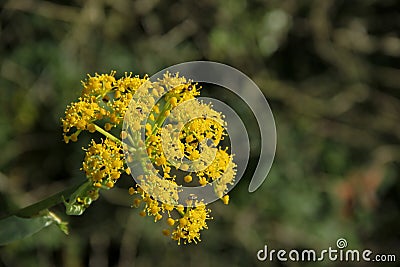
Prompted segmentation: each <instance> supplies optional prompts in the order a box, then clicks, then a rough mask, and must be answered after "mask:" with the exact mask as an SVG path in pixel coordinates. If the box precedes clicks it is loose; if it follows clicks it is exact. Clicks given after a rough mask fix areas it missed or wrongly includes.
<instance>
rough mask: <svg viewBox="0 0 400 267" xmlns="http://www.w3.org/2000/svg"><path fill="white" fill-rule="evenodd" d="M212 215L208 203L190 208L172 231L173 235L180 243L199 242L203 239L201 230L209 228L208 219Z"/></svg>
mask: <svg viewBox="0 0 400 267" xmlns="http://www.w3.org/2000/svg"><path fill="white" fill-rule="evenodd" d="M210 219H212V218H211V217H210V209H207V208H206V205H204V204H200V205H197V206H195V207H193V208H188V210H187V211H186V213H185V214H184V215H183V217H182V218H180V219H179V220H178V223H177V226H176V229H175V230H174V231H173V232H172V234H171V237H172V239H174V240H177V241H178V244H181V241H182V240H183V243H184V244H186V243H192V242H194V243H197V242H198V241H201V239H200V231H201V230H204V229H207V228H208V227H207V220H210Z"/></svg>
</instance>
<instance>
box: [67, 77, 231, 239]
mask: <svg viewBox="0 0 400 267" xmlns="http://www.w3.org/2000/svg"><path fill="white" fill-rule="evenodd" d="M115 74H116V73H115V72H114V71H112V72H111V73H110V74H101V75H99V74H96V75H95V76H88V78H87V79H86V80H85V81H83V82H82V85H83V90H82V94H81V97H80V98H79V99H78V101H77V102H73V103H71V104H70V105H68V106H67V109H66V111H65V117H64V118H62V119H61V121H62V124H63V131H64V134H63V136H64V141H65V142H66V143H68V142H69V141H73V142H75V141H77V139H78V136H79V134H80V133H81V132H83V131H88V132H89V133H94V132H98V133H101V134H102V135H104V138H103V139H102V140H101V142H96V141H94V140H92V141H91V143H90V144H89V146H88V147H87V148H85V149H84V150H85V152H86V154H85V159H84V161H83V167H82V170H83V171H84V172H85V174H86V177H87V179H88V181H87V183H85V185H83V186H82V187H81V188H80V189H79V190H77V192H75V193H74V194H73V195H72V196H71V197H70V200H69V202H65V205H66V207H67V213H69V214H75V215H79V214H81V213H82V212H83V211H84V209H85V208H87V207H88V206H89V205H90V203H91V202H92V201H94V200H96V199H97V197H98V191H99V189H101V188H103V189H110V188H113V187H114V185H115V183H116V182H117V181H118V180H119V179H120V176H121V174H122V173H124V172H126V173H127V174H130V169H129V168H128V167H127V165H129V163H130V162H134V163H135V164H139V165H141V167H142V168H143V169H146V170H150V169H151V168H150V166H148V164H149V163H147V161H144V160H143V161H141V159H137V158H136V157H135V156H131V155H129V156H128V157H125V156H124V151H123V148H125V149H126V146H125V145H126V144H124V143H123V141H124V140H125V139H126V138H130V139H132V140H133V142H136V143H140V142H141V141H140V140H139V139H138V140H136V141H135V140H134V139H135V138H139V137H140V134H139V133H140V130H142V129H143V130H144V132H145V139H144V140H143V142H142V144H144V145H145V146H146V147H145V148H146V149H145V151H146V152H147V156H148V157H147V158H148V159H149V160H150V162H151V164H150V165H151V166H153V167H155V170H156V171H155V173H152V172H145V173H144V174H143V175H138V176H137V177H136V176H135V179H136V181H138V184H136V185H135V186H133V187H131V188H130V189H129V194H131V195H135V196H136V197H135V198H134V200H133V207H137V208H139V207H140V208H142V211H141V212H140V213H139V214H140V215H141V216H153V217H154V221H155V222H157V221H162V220H163V221H165V222H166V224H167V225H168V227H169V228H168V229H164V230H163V234H164V235H166V236H170V238H172V239H173V240H177V241H178V244H180V243H181V242H183V243H184V244H186V243H191V242H195V243H197V242H198V241H200V231H201V230H203V229H207V223H206V221H207V220H209V219H211V217H210V210H209V209H207V208H206V206H205V205H204V204H203V203H202V202H201V201H198V200H197V198H196V197H193V199H192V200H190V199H189V200H187V203H188V205H187V207H184V206H183V205H179V204H178V198H179V192H180V191H179V189H180V188H181V183H185V184H187V185H200V186H204V185H206V184H207V183H211V182H213V185H214V190H215V193H216V195H217V196H218V197H219V198H221V200H222V201H223V203H225V204H228V202H229V196H228V195H226V192H227V188H228V184H232V183H233V182H234V178H235V174H236V164H235V163H234V162H233V157H232V155H229V153H228V152H227V149H226V148H225V149H223V148H221V147H218V145H219V143H220V141H221V140H223V138H224V135H225V131H224V126H225V122H224V120H223V116H222V114H220V113H219V112H217V111H215V110H214V109H213V108H212V106H211V105H210V104H205V103H202V102H200V101H198V100H196V96H198V95H199V89H200V88H199V87H198V85H197V84H194V83H192V82H190V81H188V80H186V79H185V78H184V77H180V76H179V75H178V74H176V75H171V74H169V73H166V74H164V76H163V77H162V78H161V79H159V80H158V81H156V82H150V81H149V80H148V78H147V77H144V78H139V77H137V76H135V77H132V74H127V73H125V76H124V77H122V78H120V79H116V78H115ZM143 88H144V89H145V90H143ZM160 97H162V98H161V99H160V100H158V99H159V98H160ZM132 99H139V100H142V102H140V103H141V105H140V107H137V108H136V110H134V111H133V112H129V113H127V112H128V110H129V109H128V108H129V103H130V102H131V100H132ZM145 114H147V115H146V116H147V117H145ZM125 115H126V117H127V118H125V120H128V121H129V122H130V123H129V124H130V127H131V129H130V130H131V131H133V132H134V133H135V135H134V136H130V135H129V133H128V132H126V131H122V132H120V134H119V137H120V138H117V137H116V135H114V133H115V134H116V133H117V131H115V130H113V129H114V128H117V129H119V130H120V129H121V127H122V124H123V121H124V117H125ZM167 118H168V121H169V123H167ZM193 118H195V119H193ZM143 122H145V123H143ZM174 129H175V130H174ZM121 139H122V140H121ZM123 145H124V146H123ZM135 160H136V161H138V162H135ZM187 162H191V164H188V163H187ZM146 164H147V165H146ZM132 168H133V167H132ZM132 170H134V169H132ZM182 171H183V172H186V174H185V175H183V176H182V177H180V172H182ZM158 174H161V177H162V179H160V178H158V177H157V175H158ZM154 196H157V197H154ZM171 203H172V204H171ZM174 203H176V204H174ZM171 227H173V229H172V228H171Z"/></svg>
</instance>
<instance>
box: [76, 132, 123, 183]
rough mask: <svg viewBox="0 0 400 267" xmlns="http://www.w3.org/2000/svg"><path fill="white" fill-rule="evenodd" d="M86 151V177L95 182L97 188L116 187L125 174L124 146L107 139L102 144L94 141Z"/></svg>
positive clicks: (84, 167)
mask: <svg viewBox="0 0 400 267" xmlns="http://www.w3.org/2000/svg"><path fill="white" fill-rule="evenodd" d="M85 150H86V155H85V159H84V161H83V170H84V171H85V173H86V177H87V178H88V179H89V180H91V181H92V182H93V185H94V186H95V187H102V186H105V187H107V188H112V187H114V184H115V182H116V181H117V180H118V179H119V178H120V175H121V173H122V172H124V160H123V151H122V146H121V145H118V144H116V143H115V142H114V141H112V140H110V139H108V138H106V139H105V140H104V141H102V142H101V143H100V144H97V143H96V142H95V141H93V140H92V142H91V144H90V146H89V147H88V148H87V149H85Z"/></svg>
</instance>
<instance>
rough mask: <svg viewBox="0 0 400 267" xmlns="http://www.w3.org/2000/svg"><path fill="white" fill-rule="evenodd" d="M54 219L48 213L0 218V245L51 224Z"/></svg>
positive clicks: (29, 234) (31, 233)
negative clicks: (38, 215) (26, 216)
mask: <svg viewBox="0 0 400 267" xmlns="http://www.w3.org/2000/svg"><path fill="white" fill-rule="evenodd" d="M53 222H54V220H53V219H52V218H51V217H49V216H48V215H44V216H40V217H34V218H21V217H18V216H10V217H7V218H4V219H2V220H0V245H5V244H7V243H10V242H13V241H16V240H20V239H23V238H25V237H28V236H31V235H33V234H35V233H37V232H39V231H40V230H42V229H43V228H45V227H47V226H49V225H50V224H52V223H53Z"/></svg>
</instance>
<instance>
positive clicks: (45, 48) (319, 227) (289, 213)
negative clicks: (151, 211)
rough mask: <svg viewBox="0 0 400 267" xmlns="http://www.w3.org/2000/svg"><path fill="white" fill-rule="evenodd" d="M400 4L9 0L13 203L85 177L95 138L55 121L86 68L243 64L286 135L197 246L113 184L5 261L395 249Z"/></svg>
mask: <svg viewBox="0 0 400 267" xmlns="http://www.w3.org/2000/svg"><path fill="white" fill-rule="evenodd" d="M399 10H400V5H399V2H398V1H395V0H365V1H361V0H356V1H345V0H341V1H332V0H325V1H318V0H316V1H305V0H304V1H295V0H285V1H278V0H276V1H265V0H264V1H262V0H258V1H245V0H227V1H223V0H219V1H211V0H206V1H159V0H139V1H129V0H115V1H112V0H97V1H96V0H89V1H79V0H76V1H73V2H72V3H70V2H69V1H33V0H13V1H7V2H6V3H2V4H1V9H0V12H1V13H0V64H1V65H0V110H1V112H0V149H1V152H0V214H1V215H4V214H5V213H6V212H7V211H8V210H12V209H15V208H17V207H22V206H25V205H28V204H30V203H33V202H35V201H38V200H39V199H41V198H43V197H46V196H48V195H49V194H52V193H54V192H57V191H59V190H62V189H63V188H65V187H67V186H68V185H71V184H74V183H76V182H77V181H80V180H83V179H85V178H84V175H83V173H82V172H81V171H80V170H79V168H80V166H81V161H82V159H83V151H82V150H81V147H82V146H86V144H87V141H88V139H87V138H86V139H85V138H82V139H81V140H80V142H78V143H77V144H68V145H66V144H64V143H63V142H62V137H61V134H62V129H61V127H60V120H59V119H60V117H61V116H62V115H63V112H64V109H65V106H66V105H67V104H68V103H69V102H71V101H73V100H74V99H76V98H77V97H78V96H79V93H80V80H82V79H84V78H85V75H86V73H90V74H93V73H95V72H99V73H102V72H107V73H108V72H109V71H110V70H117V71H118V74H119V75H123V73H124V72H125V71H128V72H130V71H132V72H133V73H135V74H140V75H143V74H145V73H148V74H150V75H151V74H153V73H155V72H157V71H159V70H161V69H163V68H165V67H167V66H170V65H173V64H176V63H181V62H185V61H190V60H212V61H218V62H222V63H225V64H228V65H231V66H233V67H235V68H238V69H239V70H241V71H243V72H244V73H246V74H247V75H248V76H249V77H251V78H252V79H253V80H254V81H256V83H257V84H258V85H259V87H260V88H261V89H262V90H263V92H264V94H265V96H266V97H267V99H268V101H269V103H270V105H271V108H272V110H273V113H274V116H275V120H276V126H277V136H278V146H277V153H276V158H275V162H274V165H273V167H272V169H271V172H270V174H269V176H268V179H267V180H266V182H265V183H264V184H263V185H262V187H261V188H260V189H259V190H257V191H256V192H255V193H253V194H249V193H248V192H247V186H248V183H249V179H246V177H245V178H244V179H243V180H242V182H241V183H240V184H239V185H238V186H237V187H236V188H235V189H234V190H233V191H232V194H231V204H230V205H229V206H224V205H223V204H222V203H214V204H212V205H211V208H212V210H213V213H212V215H213V217H214V220H213V221H211V222H210V223H209V230H206V231H204V232H203V235H202V239H203V241H202V242H201V243H200V244H198V245H189V246H177V245H176V244H175V242H173V241H170V240H169V239H168V238H165V237H163V236H162V235H161V230H162V229H163V226H162V225H161V224H159V223H157V224H155V223H153V222H152V219H151V218H141V217H139V216H138V211H137V210H134V209H131V208H129V204H130V203H129V202H127V198H126V195H127V192H126V190H125V189H118V188H117V189H113V190H111V191H110V192H107V193H106V194H103V195H102V196H101V199H100V200H98V201H96V203H94V204H93V206H91V207H90V208H89V209H88V210H87V212H85V214H84V215H83V216H80V217H70V218H67V217H66V216H64V215H62V214H63V212H64V210H63V207H62V206H58V207H56V208H55V209H54V211H55V212H56V213H57V214H59V215H61V217H63V218H64V219H67V220H68V221H69V222H70V228H71V231H70V235H69V236H64V235H63V234H62V233H61V232H60V231H59V230H58V229H57V228H56V227H54V226H51V227H49V228H46V229H44V230H43V231H41V232H40V233H38V234H36V235H34V236H32V237H30V238H27V239H24V240H22V241H19V242H16V243H13V244H11V245H8V246H5V247H0V266H74V267H75V266H96V267H101V266H121V267H122V266H253V265H254V266H266V265H267V264H269V265H270V266H300V265H301V264H300V263H293V262H287V263H278V262H275V263H267V262H258V261H257V258H256V252H257V251H258V250H259V249H261V248H262V247H263V246H264V244H267V245H268V246H269V247H270V248H271V249H272V248H274V249H279V248H287V249H292V248H297V249H305V248H315V249H317V250H322V249H326V248H328V247H329V246H332V247H335V243H336V240H337V239H338V238H340V237H343V238H346V239H347V241H348V243H349V248H353V249H354V248H361V249H364V248H369V249H371V250H373V251H374V252H375V253H398V248H399V247H400V231H399V227H398V226H399V225H400V214H399V210H400V194H399V193H400V183H399V160H400V146H399V141H400V123H399V122H400V69H399V67H400V63H399V62H400V61H399V57H400V36H399V33H400V12H399ZM118 74H117V75H118ZM205 93H206V94H209V95H213V92H212V90H211V91H210V90H209V91H207V90H206V91H205ZM214 95H215V94H214ZM215 97H218V94H216V95H215ZM228 100H229V99H228ZM230 100H232V99H230ZM238 109H239V110H240V108H238ZM250 131H251V132H254V129H250ZM252 141H253V142H256V143H257V141H256V140H252ZM253 144H254V143H253ZM253 146H254V147H257V145H253ZM253 152H254V153H253V154H252V155H253V156H256V154H257V151H253ZM252 164H254V162H253V163H252ZM125 179H127V180H126V181H125V182H123V183H129V182H130V180H129V178H125ZM397 258H398V260H399V258H400V255H398V254H397ZM341 264H343V263H338V262H336V263H330V262H327V261H325V262H324V263H318V264H315V265H312V264H309V265H310V266H321V265H327V266H339V265H341ZM364 264H365V263H359V264H358V265H359V266H364ZM353 265H357V264H355V263H352V264H350V263H349V266H353ZM385 266H390V264H387V265H385Z"/></svg>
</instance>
